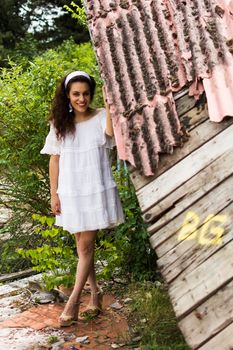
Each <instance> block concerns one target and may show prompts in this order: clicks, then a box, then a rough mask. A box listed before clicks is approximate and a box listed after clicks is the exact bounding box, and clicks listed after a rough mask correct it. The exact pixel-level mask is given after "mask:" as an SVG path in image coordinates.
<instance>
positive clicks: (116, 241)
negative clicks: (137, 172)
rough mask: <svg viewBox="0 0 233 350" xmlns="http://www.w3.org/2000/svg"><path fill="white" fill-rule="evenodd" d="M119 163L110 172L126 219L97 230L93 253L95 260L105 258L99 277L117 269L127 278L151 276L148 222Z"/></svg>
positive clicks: (152, 254)
mask: <svg viewBox="0 0 233 350" xmlns="http://www.w3.org/2000/svg"><path fill="white" fill-rule="evenodd" d="M118 165H119V164H118ZM120 165H121V166H120V169H116V168H113V175H114V179H115V181H116V183H117V187H118V190H119V195H120V198H121V203H122V206H123V210H124V216H125V222H124V223H123V224H121V225H119V226H117V227H116V228H115V229H114V230H112V231H111V232H106V231H104V232H102V233H100V236H99V237H100V238H99V241H98V245H97V252H96V255H97V260H99V261H100V262H101V261H102V262H105V264H104V263H103V266H102V267H103V269H102V271H101V273H100V277H102V278H106V279H108V278H110V277H112V276H114V274H116V273H118V274H119V275H122V276H124V277H126V278H128V279H129V280H140V281H143V280H147V279H150V280H153V279H154V278H155V277H156V270H155V260H156V257H155V253H154V251H153V250H152V249H151V248H150V244H149V239H148V235H147V230H146V229H147V226H146V224H145V223H144V222H143V219H142V215H141V210H140V207H139V204H138V200H137V196H136V193H135V190H134V187H133V185H132V184H131V182H130V177H129V174H128V172H127V169H126V168H125V167H124V166H123V162H121V163H120Z"/></svg>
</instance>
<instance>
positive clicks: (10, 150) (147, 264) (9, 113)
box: [0, 41, 155, 286]
mask: <svg viewBox="0 0 233 350" xmlns="http://www.w3.org/2000/svg"><path fill="white" fill-rule="evenodd" d="M10 64H11V68H9V69H6V68H3V69H2V70H1V77H0V88H1V91H2V94H1V98H0V125H1V128H0V165H1V169H2V172H1V175H0V176H1V178H2V181H1V184H0V194H1V198H0V205H4V204H5V198H7V199H8V202H7V205H8V206H9V207H10V208H12V209H13V212H14V215H13V218H12V219H11V220H10V221H9V223H8V224H7V225H6V226H5V227H4V229H3V230H2V232H10V233H11V234H12V236H13V238H15V239H12V240H10V241H7V242H5V243H4V244H3V245H2V246H1V247H0V250H1V258H0V268H1V272H2V273H4V272H6V271H7V272H9V270H11V271H12V270H14V269H15V266H14V265H15V264H16V263H17V250H18V248H19V247H20V248H21V249H22V250H21V255H22V257H23V259H22V257H21V258H20V259H18V260H20V268H23V267H24V266H27V265H28V264H30V263H31V262H32V263H33V264H34V265H35V266H38V270H39V271H47V270H49V269H50V270H52V271H54V272H55V270H56V269H57V267H58V266H60V262H61V261H60V258H59V259H58V260H57V259H56V258H54V257H53V256H54V254H58V255H62V254H63V249H64V250H65V249H66V246H63V245H62V242H63V241H62V240H60V241H59V246H58V247H56V249H55V250H54V249H53V248H54V245H53V240H55V241H56V240H57V237H60V235H61V237H62V235H63V232H62V231H61V230H60V229H59V230H57V229H55V228H50V227H48V228H47V229H45V228H44V226H43V225H45V224H46V222H41V221H40V225H41V227H39V228H38V232H37V233H35V232H34V228H33V226H34V225H35V224H34V223H33V222H32V219H31V217H32V214H35V213H37V214H39V215H41V216H44V217H47V216H49V213H50V203H49V201H50V193H49V177H48V158H47V157H45V156H41V155H40V154H39V150H40V149H41V148H42V147H43V144H44V141H45V136H46V135H47V132H48V124H47V121H46V118H47V114H48V109H49V105H50V102H51V99H52V97H53V95H54V91H55V86H56V83H57V82H58V81H59V79H60V78H61V77H62V76H63V75H64V74H66V73H67V72H69V71H72V70H74V69H80V70H85V71H87V72H88V73H89V74H91V75H92V76H94V77H95V79H96V81H97V93H96V97H95V101H94V106H96V107H100V106H102V105H103V99H102V92H101V85H102V82H101V79H100V75H99V70H98V66H97V63H96V59H95V53H94V50H93V48H92V47H91V44H82V45H79V46H77V45H75V44H74V43H73V42H72V41H68V42H66V43H64V44H63V45H62V46H61V47H59V48H58V49H57V50H48V51H47V52H45V53H44V54H43V55H41V56H39V57H36V58H35V59H34V60H32V61H31V62H30V63H29V66H28V67H27V68H26V69H25V67H23V66H22V65H16V64H15V63H14V62H10ZM115 158H116V157H115ZM113 173H114V177H115V180H116V182H117V185H118V189H119V193H120V197H121V201H122V204H123V208H124V214H125V223H123V224H122V225H119V226H118V227H116V228H115V229H111V230H108V231H102V232H100V235H99V238H98V241H97V254H96V259H97V260H98V261H100V262H101V264H102V267H103V268H102V270H100V274H99V276H100V277H104V278H110V277H111V276H114V275H116V272H118V274H121V275H123V276H125V277H127V278H129V279H136V280H145V279H148V278H149V279H153V278H154V277H155V272H154V271H155V268H154V265H155V256H154V252H153V250H151V248H150V246H149V241H148V237H147V233H146V226H145V224H144V223H143V220H142V217H141V212H140V208H139V205H138V202H137V198H136V194H135V191H134V188H133V186H132V185H131V183H130V180H129V175H128V173H127V171H126V168H125V167H123V166H121V167H120V169H116V168H114V169H113ZM44 220H45V219H44ZM50 220H51V219H50ZM47 225H49V223H48V222H47ZM46 234H47V235H48V236H47V237H46ZM57 235H58V236H57ZM53 236H54V237H53ZM46 239H47V240H48V242H46ZM28 248H29V251H27V250H26V249H28ZM58 248H59V249H58ZM36 249H38V250H36ZM51 249H52V250H51ZM69 254H70V257H69V256H68V255H69ZM69 254H68V253H67V256H66V260H65V261H63V262H62V264H64V268H65V267H66V266H69V264H70V261H71V263H72V261H73V257H74V254H71V251H69ZM40 258H41V259H40ZM68 275H69V274H68ZM59 278H60V277H59V276H55V279H56V281H55V280H54V275H52V276H49V275H48V279H47V283H48V284H50V286H52V285H54V284H56V283H58V282H59V284H61V282H60V280H59ZM66 278H67V281H64V284H66V282H67V283H69V276H68V277H64V276H63V280H64V279H66Z"/></svg>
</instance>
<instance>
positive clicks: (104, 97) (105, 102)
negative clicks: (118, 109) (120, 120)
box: [102, 85, 109, 108]
mask: <svg viewBox="0 0 233 350" xmlns="http://www.w3.org/2000/svg"><path fill="white" fill-rule="evenodd" d="M102 93H103V99H104V104H105V107H106V108H109V105H108V102H107V98H106V92H105V86H104V85H103V86H102Z"/></svg>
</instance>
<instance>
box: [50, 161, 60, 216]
mask: <svg viewBox="0 0 233 350" xmlns="http://www.w3.org/2000/svg"><path fill="white" fill-rule="evenodd" d="M59 158H60V156H59V155H51V157H50V161H49V178H50V194H51V209H52V212H53V214H54V215H59V214H60V213H61V205H60V200H59V196H58V194H57V186H58V175H59Z"/></svg>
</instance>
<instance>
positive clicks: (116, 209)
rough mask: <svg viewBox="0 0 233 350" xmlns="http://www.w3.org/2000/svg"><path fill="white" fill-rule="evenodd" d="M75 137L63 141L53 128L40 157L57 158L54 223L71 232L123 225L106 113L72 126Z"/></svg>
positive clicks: (68, 136)
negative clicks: (57, 202) (58, 208)
mask: <svg viewBox="0 0 233 350" xmlns="http://www.w3.org/2000/svg"><path fill="white" fill-rule="evenodd" d="M75 127H76V131H75V134H74V135H71V134H68V135H66V137H65V138H64V139H62V140H58V139H57V137H56V133H55V129H54V127H53V125H50V131H49V134H48V136H47V138H46V142H45V145H44V147H43V149H42V150H41V152H40V153H41V154H50V155H52V154H53V155H60V157H59V176H58V189H57V193H58V196H59V199H60V202H61V214H60V215H57V216H56V221H55V224H56V225H57V226H62V227H63V229H64V230H67V231H69V232H70V233H76V232H84V231H92V230H98V229H104V228H109V227H114V226H116V225H119V224H120V223H122V222H124V214H123V210H122V206H121V202H120V198H119V194H118V189H117V187H116V183H115V181H114V179H113V176H112V171H111V166H110V163H109V157H108V149H109V148H112V147H113V146H114V138H111V137H109V136H108V135H106V133H105V129H106V110H105V109H102V110H100V111H99V112H98V113H97V114H96V115H95V116H93V117H92V118H90V119H88V120H85V121H83V122H80V123H76V124H75Z"/></svg>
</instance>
